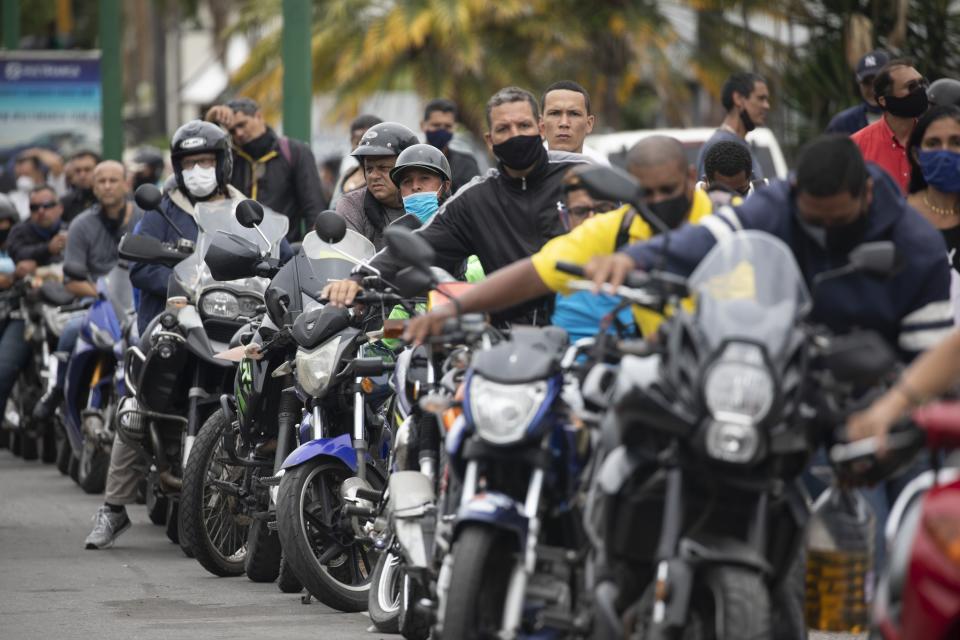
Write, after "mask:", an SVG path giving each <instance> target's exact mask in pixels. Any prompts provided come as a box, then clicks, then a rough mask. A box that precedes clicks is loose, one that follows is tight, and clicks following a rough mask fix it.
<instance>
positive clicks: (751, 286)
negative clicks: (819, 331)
mask: <svg viewBox="0 0 960 640" xmlns="http://www.w3.org/2000/svg"><path fill="white" fill-rule="evenodd" d="M688 286H689V288H690V291H691V293H693V295H694V299H695V301H696V309H697V310H696V314H697V325H698V327H699V328H700V329H701V331H702V332H703V334H704V336H705V337H706V338H707V340H708V342H709V344H710V346H711V348H714V349H715V348H717V347H718V346H720V345H721V344H722V343H723V342H724V341H725V340H731V339H739V340H747V341H751V342H758V343H760V344H763V345H764V346H765V347H766V348H767V353H769V354H770V355H771V356H775V355H776V354H778V353H780V351H781V350H782V349H783V348H784V346H785V344H786V341H787V339H788V338H789V336H790V333H791V331H792V330H793V328H794V327H795V326H796V323H797V321H798V319H799V318H800V317H801V316H802V315H803V314H804V313H805V312H806V310H807V309H808V307H809V304H810V293H809V291H807V286H806V284H805V283H804V280H803V276H802V274H801V273H800V269H799V267H798V266H797V262H796V260H795V259H794V257H793V253H792V252H791V251H790V248H789V247H787V245H786V244H784V243H783V242H782V241H781V240H780V239H778V238H776V237H774V236H772V235H769V234H767V233H764V232H762V231H742V232H740V233H736V234H734V235H733V236H732V237H730V238H728V239H726V240H724V241H723V242H720V243H719V244H717V245H716V246H715V247H714V248H713V249H712V250H711V251H710V253H708V254H707V256H706V257H705V258H704V259H703V260H702V261H701V262H700V264H699V265H698V266H697V268H696V270H694V272H693V274H692V275H691V276H690V279H689V280H688Z"/></svg>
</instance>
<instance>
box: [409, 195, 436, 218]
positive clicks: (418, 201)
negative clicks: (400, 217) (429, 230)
mask: <svg viewBox="0 0 960 640" xmlns="http://www.w3.org/2000/svg"><path fill="white" fill-rule="evenodd" d="M403 208H404V209H405V210H406V212H407V213H412V214H413V215H415V216H417V219H418V220H419V221H420V224H427V222H428V221H429V220H430V218H432V217H433V214H435V213H436V212H437V209H439V208H440V198H438V197H437V193H436V192H435V191H421V192H420V193H412V194H410V195H409V196H407V197H406V198H404V199H403Z"/></svg>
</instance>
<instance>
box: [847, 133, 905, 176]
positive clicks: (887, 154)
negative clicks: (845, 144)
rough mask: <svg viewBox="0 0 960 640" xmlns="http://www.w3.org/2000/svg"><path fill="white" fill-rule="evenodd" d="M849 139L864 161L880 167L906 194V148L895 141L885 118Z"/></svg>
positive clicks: (895, 138)
mask: <svg viewBox="0 0 960 640" xmlns="http://www.w3.org/2000/svg"><path fill="white" fill-rule="evenodd" d="M850 139H851V140H853V142H854V143H855V144H856V145H857V146H858V147H860V153H862V154H863V159H864V160H866V161H867V162H874V163H876V164H878V165H880V167H881V168H882V169H883V170H884V171H886V172H887V173H889V174H890V176H891V177H892V178H893V180H894V182H896V183H897V184H898V185H900V191H902V192H903V193H906V192H907V187H908V185H909V184H910V160H909V159H907V150H906V148H905V147H904V146H903V145H902V144H900V142H899V141H898V140H897V137H896V136H895V135H894V133H893V129H891V128H890V125H889V124H887V119H886V118H885V117H882V118H880V119H879V120H877V121H876V122H874V123H873V124H871V125H868V126H867V127H864V128H863V129H860V131H857V132H856V133H855V134H853V135H852V136H850Z"/></svg>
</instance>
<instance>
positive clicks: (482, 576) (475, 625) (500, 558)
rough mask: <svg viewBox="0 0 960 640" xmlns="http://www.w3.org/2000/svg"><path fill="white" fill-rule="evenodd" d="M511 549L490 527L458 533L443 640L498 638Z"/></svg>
mask: <svg viewBox="0 0 960 640" xmlns="http://www.w3.org/2000/svg"><path fill="white" fill-rule="evenodd" d="M515 550H516V545H515V541H514V540H511V539H510V538H508V537H507V535H506V534H505V533H504V532H503V531H499V530H497V529H494V528H492V527H486V526H478V525H474V526H468V527H466V528H465V529H464V530H463V531H462V532H461V533H460V537H459V538H457V541H456V543H455V544H454V546H453V573H452V575H451V576H450V590H449V591H448V592H447V598H446V606H445V608H444V615H443V635H442V637H443V638H463V639H464V640H471V639H476V640H480V639H482V638H496V637H498V635H499V633H500V627H501V625H502V623H503V607H504V603H505V602H506V597H507V589H508V587H509V585H510V575H511V573H512V572H513V566H514V564H515V562H516V561H515V560H514V557H515V555H516V554H515ZM494 558H495V559H496V560H495V561H492V559H494Z"/></svg>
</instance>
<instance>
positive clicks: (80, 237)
mask: <svg viewBox="0 0 960 640" xmlns="http://www.w3.org/2000/svg"><path fill="white" fill-rule="evenodd" d="M142 216H143V212H142V211H141V210H140V209H139V208H138V207H137V206H136V205H133V213H132V214H131V215H130V220H128V221H127V224H125V225H121V226H120V227H119V228H117V229H116V230H111V229H108V228H107V224H106V222H105V221H104V219H103V214H102V213H101V209H100V205H99V204H95V205H93V206H92V207H90V208H89V209H87V210H86V211H84V212H83V213H81V214H80V215H79V216H77V217H76V218H74V220H73V222H71V223H70V229H69V231H68V232H67V247H66V249H65V250H64V256H63V261H64V263H65V264H76V265H82V266H83V267H84V268H85V270H86V272H87V274H88V277H89V278H90V280H96V279H97V278H99V277H101V276H105V275H107V274H108V273H109V272H110V270H111V269H113V268H114V267H115V266H116V265H117V262H118V261H119V259H120V257H119V254H118V252H117V247H118V246H119V245H120V238H122V237H123V234H124V233H126V232H127V231H129V230H131V229H133V228H134V226H136V224H137V222H139V221H140V218H141V217H142Z"/></svg>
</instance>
